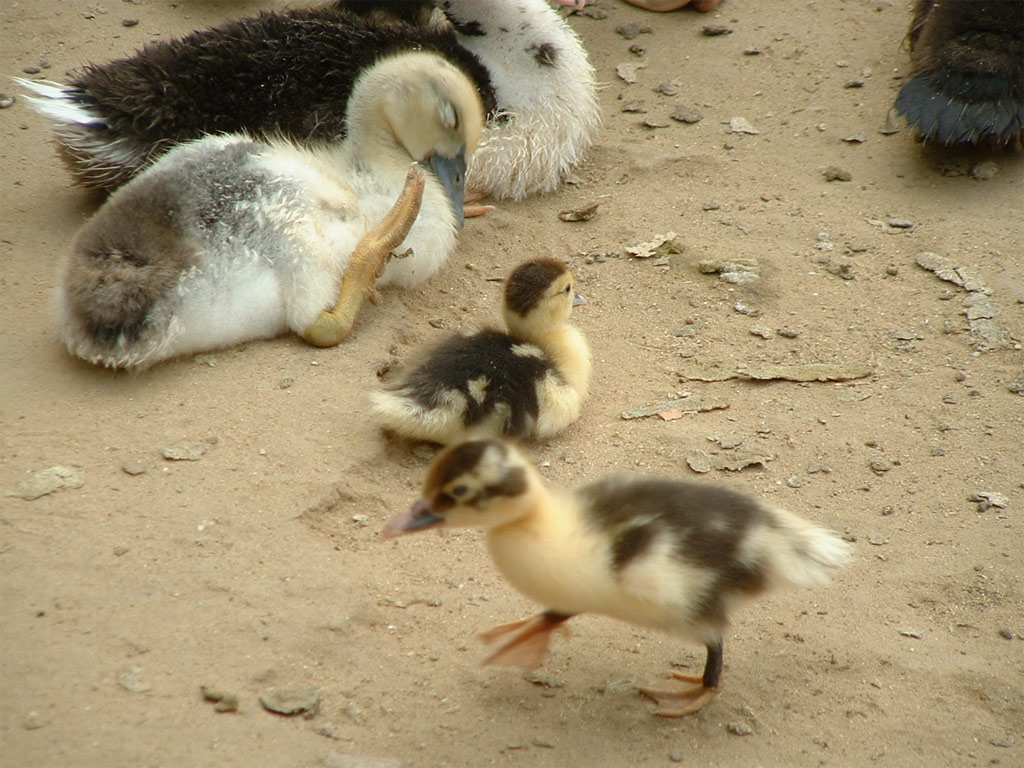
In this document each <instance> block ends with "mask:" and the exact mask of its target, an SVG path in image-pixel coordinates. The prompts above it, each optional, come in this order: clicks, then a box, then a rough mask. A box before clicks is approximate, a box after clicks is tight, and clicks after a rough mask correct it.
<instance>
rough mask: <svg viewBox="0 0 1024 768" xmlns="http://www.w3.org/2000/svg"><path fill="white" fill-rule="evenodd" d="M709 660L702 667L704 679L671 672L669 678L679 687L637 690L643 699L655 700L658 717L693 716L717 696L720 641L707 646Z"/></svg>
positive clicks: (720, 652)
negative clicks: (677, 682)
mask: <svg viewBox="0 0 1024 768" xmlns="http://www.w3.org/2000/svg"><path fill="white" fill-rule="evenodd" d="M707 649H708V657H707V662H705V664H704V675H703V676H702V677H693V676H691V675H682V674H680V673H678V672H673V673H672V677H673V678H674V679H675V680H679V681H680V682H683V683H688V685H686V686H682V687H665V688H638V689H637V690H638V691H640V693H642V694H643V695H644V696H648V697H650V698H652V699H654V701H655V702H657V704H658V708H657V709H656V710H654V714H656V715H657V716H658V717H685V716H686V715H692V714H693V713H694V712H698V711H700V710H701V709H703V708H704V706H706V705H707V704H710V703H711V702H712V701H713V700H714V698H715V697H716V696H717V695H718V691H719V683H720V682H721V679H722V641H721V640H719V641H717V642H715V643H710V644H708V646H707Z"/></svg>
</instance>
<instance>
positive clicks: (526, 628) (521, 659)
mask: <svg viewBox="0 0 1024 768" xmlns="http://www.w3.org/2000/svg"><path fill="white" fill-rule="evenodd" d="M568 619H569V617H568V616H565V615H564V614H558V613H553V612H545V613H541V614H539V615H537V616H534V617H533V618H530V619H523V620H522V621H514V622H512V623H511V624H502V625H500V626H497V627H491V629H488V630H485V631H484V632H481V633H480V635H479V637H480V639H481V640H483V641H484V642H485V643H487V644H488V645H493V644H495V643H499V645H498V647H497V648H496V649H495V650H494V652H493V653H491V655H490V656H488V657H487V658H486V659H484V660H483V662H482V663H483V666H485V667H487V666H508V667H523V668H524V669H531V668H533V667H535V666H537V665H538V664H540V662H541V661H542V660H543V658H544V656H545V655H546V654H547V652H548V647H549V646H550V644H551V633H552V632H554V631H555V630H556V629H559V628H561V629H563V630H564V629H565V628H564V627H562V623H563V622H565V621H566V620H568Z"/></svg>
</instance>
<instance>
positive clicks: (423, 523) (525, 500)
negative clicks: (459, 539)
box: [384, 440, 539, 538]
mask: <svg viewBox="0 0 1024 768" xmlns="http://www.w3.org/2000/svg"><path fill="white" fill-rule="evenodd" d="M538 484H539V480H538V478H537V477H536V475H535V470H534V469H533V467H532V465H530V463H529V461H527V459H526V458H525V457H524V456H523V455H522V454H521V453H519V451H517V450H516V449H515V448H513V447H512V446H511V445H509V444H508V443H505V442H502V441H500V440H469V441H467V442H464V443H459V444H458V445H454V446H452V447H451V448H448V449H447V450H445V451H444V452H442V453H441V454H440V455H438V457H437V459H435V461H434V463H433V465H431V467H430V471H429V472H428V473H427V478H426V480H425V481H424V483H423V491H422V494H421V497H420V499H419V500H418V501H416V503H414V504H413V505H412V506H411V507H410V508H409V509H408V510H407V511H405V512H404V513H402V514H401V515H398V516H397V517H395V518H393V519H392V520H391V521H390V522H389V523H388V525H387V527H386V528H385V529H384V536H385V537H387V538H393V537H395V536H401V535H403V534H406V533H416V532H417V531H425V530H429V529H430V528H442V527H443V528H497V527H499V526H502V525H506V524H509V523H514V522H516V521H517V520H520V519H522V518H523V517H525V516H526V515H528V514H529V512H530V509H531V507H532V504H533V503H534V492H535V491H536V489H537V486H538Z"/></svg>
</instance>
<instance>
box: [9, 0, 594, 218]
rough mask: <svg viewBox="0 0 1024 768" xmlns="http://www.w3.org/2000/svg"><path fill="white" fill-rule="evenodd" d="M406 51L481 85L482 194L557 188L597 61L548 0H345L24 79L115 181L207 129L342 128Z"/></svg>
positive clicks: (579, 155) (77, 162)
mask: <svg viewBox="0 0 1024 768" xmlns="http://www.w3.org/2000/svg"><path fill="white" fill-rule="evenodd" d="M559 2H563V3H569V2H571V0H559ZM435 5H436V6H437V8H435ZM446 14H447V15H446ZM403 50H422V51H428V52H434V53H436V54H438V55H440V56H443V57H444V58H446V59H448V60H449V61H450V62H451V63H452V64H454V65H455V66H457V67H459V68H460V69H461V70H462V71H463V72H464V73H465V74H466V75H467V76H468V77H469V78H470V79H471V80H472V81H473V83H474V85H475V86H476V87H477V89H478V91H479V92H480V95H481V99H482V101H483V103H484V107H485V109H486V111H487V127H486V131H485V136H484V139H483V141H482V142H481V146H480V148H479V150H478V151H477V153H476V156H475V160H474V162H473V164H472V167H471V169H470V179H469V189H470V190H472V191H473V193H474V196H481V195H490V196H492V197H494V198H497V199H501V198H512V199H520V198H522V197H524V196H526V195H529V194H534V193H541V192H547V191H550V190H552V189H554V188H555V187H557V186H558V185H559V184H560V183H561V180H562V178H563V177H564V176H565V175H566V174H568V173H569V172H570V171H571V169H572V168H573V167H575V166H576V165H577V164H578V163H579V162H581V160H582V159H583V157H584V155H585V153H586V152H587V150H588V149H589V148H590V146H591V145H592V143H593V140H594V136H595V134H596V131H597V129H598V127H599V125H600V111H599V107H598V103H597V96H596V83H595V77H594V70H593V67H592V66H591V64H590V62H589V60H588V58H587V54H586V52H585V50H584V49H583V45H582V43H581V42H580V39H579V38H578V37H577V36H576V34H575V32H574V31H573V30H572V28H571V27H570V26H569V25H568V23H567V22H566V21H565V19H563V18H562V17H561V16H560V15H559V14H558V13H556V12H555V11H554V10H553V9H552V8H551V7H549V6H548V5H547V2H546V0H445V2H440V0H439V1H438V2H437V3H436V4H435V3H434V2H427V1H421V2H409V1H406V2H384V1H382V0H349V1H348V2H344V0H341V1H338V2H334V3H331V4H329V5H326V6H323V7H318V8H310V9H297V10H290V11H284V12H265V13H262V14H261V15H259V16H257V17H255V18H246V19H241V20H237V21H232V22H228V23H226V24H223V25H221V26H218V27H214V28H210V29H205V30H200V31H196V32H193V33H191V34H189V35H187V36H185V37H183V38H180V39H174V40H168V41H158V42H153V43H149V44H147V45H146V46H145V47H144V48H142V49H141V50H139V51H137V52H136V53H135V54H134V55H133V56H130V57H128V58H123V59H118V60H115V61H112V62H110V63H107V64H98V65H97V64H91V65H88V66H86V67H84V68H83V69H82V70H81V71H80V72H79V73H78V74H77V76H75V77H74V78H73V79H72V80H71V82H69V83H67V84H60V83H54V82H49V81H33V80H25V79H19V80H18V82H19V83H20V84H21V85H22V86H23V87H25V88H26V89H28V90H30V91H31V92H32V93H33V94H34V96H33V97H30V98H31V100H32V102H33V104H34V106H35V108H36V109H37V110H38V111H40V112H41V113H42V114H44V115H46V116H48V117H50V118H51V119H53V120H54V121H56V126H55V129H54V131H55V135H56V138H57V141H58V142H59V144H60V145H61V147H62V149H63V150H64V153H63V155H64V158H65V159H66V160H67V161H68V163H69V166H70V168H71V171H72V174H73V175H74V176H75V177H76V180H78V181H79V182H81V183H83V184H85V185H89V186H96V187H100V188H103V189H106V190H112V189H115V188H117V187H118V186H120V185H121V184H124V183H125V182H126V181H128V180H129V179H130V178H131V177H132V176H134V175H135V174H136V173H137V172H139V171H140V170H141V169H143V168H145V167H147V166H148V165H149V164H150V163H151V162H153V161H154V160H155V159H156V158H157V157H159V156H160V155H161V154H162V153H163V152H165V151H167V149H169V148H170V147H171V146H173V145H175V144H178V143H181V142H184V141H188V140H191V139H196V138H199V137H201V136H205V135H209V134H220V133H238V132H245V133H248V134H250V135H252V136H253V137H255V138H258V139H259V138H265V137H268V136H269V137H285V138H289V139H291V140H293V141H296V142H299V143H302V144H309V143H317V142H323V141H332V142H333V141H337V140H338V139H339V138H340V137H341V136H342V135H343V134H344V133H345V130H346V126H345V114H346V103H347V101H348V99H349V95H350V93H351V90H352V87H353V84H354V83H355V82H356V80H357V78H358V77H359V75H360V73H361V72H362V71H363V70H364V69H366V68H368V67H370V66H372V65H373V64H374V62H376V61H377V60H379V59H380V58H381V57H385V56H389V55H392V54H394V53H396V52H400V51H403Z"/></svg>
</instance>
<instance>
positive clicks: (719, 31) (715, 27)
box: [701, 24, 732, 37]
mask: <svg viewBox="0 0 1024 768" xmlns="http://www.w3.org/2000/svg"><path fill="white" fill-rule="evenodd" d="M701 34H702V35H704V37H718V36H719V35H731V34H732V28H731V27H726V26H723V25H720V24H707V25H705V26H704V27H703V28H702V29H701Z"/></svg>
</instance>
